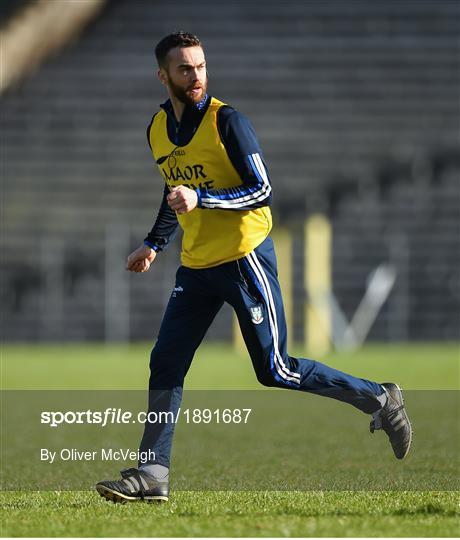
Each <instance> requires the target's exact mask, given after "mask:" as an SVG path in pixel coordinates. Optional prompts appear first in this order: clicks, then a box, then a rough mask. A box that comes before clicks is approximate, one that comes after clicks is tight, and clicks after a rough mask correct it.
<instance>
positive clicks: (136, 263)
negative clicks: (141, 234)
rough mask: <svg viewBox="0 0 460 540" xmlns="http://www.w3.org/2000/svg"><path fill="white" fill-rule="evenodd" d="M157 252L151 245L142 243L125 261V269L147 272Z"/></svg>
mask: <svg viewBox="0 0 460 540" xmlns="http://www.w3.org/2000/svg"><path fill="white" fill-rule="evenodd" d="M156 256H157V253H156V251H155V250H153V249H152V248H151V247H149V246H146V245H144V244H142V246H139V247H138V248H137V249H136V250H134V251H133V252H132V253H131V255H129V257H128V260H127V262H126V270H130V271H131V272H147V270H148V269H149V268H150V265H151V264H152V263H153V261H154V260H155V257H156Z"/></svg>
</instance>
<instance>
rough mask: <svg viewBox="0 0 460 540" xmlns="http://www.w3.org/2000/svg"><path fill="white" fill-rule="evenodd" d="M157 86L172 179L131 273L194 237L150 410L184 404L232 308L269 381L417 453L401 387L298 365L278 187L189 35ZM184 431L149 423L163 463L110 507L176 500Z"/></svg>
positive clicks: (169, 56)
mask: <svg viewBox="0 0 460 540" xmlns="http://www.w3.org/2000/svg"><path fill="white" fill-rule="evenodd" d="M155 54H156V58H157V61H158V66H159V69H158V77H159V79H160V81H161V83H162V84H163V85H164V86H165V87H166V90H167V93H168V95H169V99H168V100H167V101H166V102H165V103H164V104H163V105H161V110H160V111H159V112H158V113H157V114H155V116H154V117H153V119H152V122H151V123H150V125H149V127H148V130H147V136H148V142H149V145H150V148H151V150H152V154H153V158H154V159H155V161H156V163H157V164H158V167H159V170H160V173H161V175H162V176H163V178H164V181H165V187H164V195H163V201H162V203H161V206H160V210H159V213H158V217H157V219H156V222H155V224H154V226H153V228H152V230H151V231H150V233H149V234H148V235H147V237H146V239H145V240H144V243H143V244H142V245H141V246H140V247H138V248H137V249H136V250H135V251H134V252H133V253H131V254H130V255H129V257H128V261H127V268H128V270H130V271H132V272H146V271H147V270H149V268H150V266H151V264H152V263H153V262H154V260H155V258H156V257H157V254H158V253H159V252H161V251H162V250H163V249H164V248H165V247H166V246H167V244H168V242H169V241H170V239H171V237H172V236H173V234H174V232H175V231H176V229H177V227H178V226H180V227H181V229H182V230H183V240H182V253H181V263H182V265H181V266H180V267H179V269H178V271H177V275H176V283H175V287H174V290H173V293H172V295H171V298H170V300H169V303H168V306H167V308H166V312H165V314H164V318H163V321H162V323H161V327H160V331H159V335H158V339H157V342H156V344H155V347H154V348H153V350H152V353H151V359H150V381H149V411H165V410H166V411H172V412H173V413H174V414H175V413H177V410H178V408H179V406H180V403H181V398H182V389H183V384H184V378H185V376H186V374H187V371H188V369H189V367H190V364H191V362H192V359H193V356H194V354H195V351H196V349H197V348H198V346H199V345H200V343H201V341H202V339H203V337H204V335H205V333H206V331H207V329H208V328H209V326H210V324H211V323H212V321H213V319H214V317H215V316H216V314H217V312H218V311H219V310H220V308H221V307H222V305H223V303H224V302H228V303H229V304H230V305H231V306H232V307H233V309H234V310H235V312H236V314H237V317H238V321H239V325H240V328H241V332H242V334H243V337H244V341H245V343H246V346H247V349H248V352H249V354H250V357H251V360H252V364H253V367H254V370H255V373H256V375H257V379H258V380H259V382H260V383H261V384H263V385H265V386H271V387H278V388H290V389H294V390H301V391H304V392H311V393H314V394H318V395H321V396H327V397H332V398H334V399H337V400H340V401H343V402H345V403H349V404H351V405H353V406H355V407H356V408H358V409H359V410H361V411H363V412H364V413H367V414H370V415H372V420H371V431H372V432H373V431H374V430H377V429H383V430H384V431H385V432H386V433H387V435H388V437H389V439H390V442H391V446H392V448H393V451H394V454H395V456H396V457H397V458H398V459H403V458H404V457H405V456H406V455H407V453H408V451H409V448H410V443H411V437H412V432H411V425H410V422H409V419H408V417H407V414H406V411H405V409H404V402H403V397H402V394H401V390H400V388H399V387H398V386H397V385H396V384H393V383H383V384H379V383H376V382H373V381H368V380H365V379H359V378H356V377H353V376H351V375H347V374H345V373H342V372H341V371H338V370H336V369H332V368H330V367H328V366H326V365H324V364H322V363H320V362H316V361H314V360H309V359H304V358H294V357H292V356H290V355H289V354H288V352H287V350H286V344H287V329H286V320H285V316H284V310H283V300H282V297H281V290H280V286H279V283H278V278H277V267H276V256H275V251H274V247H273V242H272V240H271V238H270V237H269V233H270V230H271V227H272V217H271V212H270V204H271V200H272V186H271V182H270V178H269V174H268V171H267V168H266V165H265V161H264V158H263V155H262V151H261V149H260V146H259V143H258V140H257V137H256V134H255V132H254V129H253V127H252V126H251V124H250V122H249V121H248V119H247V118H246V117H245V116H244V115H243V114H241V113H240V112H239V111H237V110H235V109H233V108H232V107H230V106H228V105H226V104H224V103H223V102H221V101H219V100H218V99H216V98H214V97H211V96H209V95H208V93H207V84H208V76H207V71H206V60H205V55H204V51H203V47H202V45H201V42H200V40H199V39H198V38H197V37H196V36H194V35H192V34H189V33H185V32H178V33H174V34H171V35H168V36H166V37H165V38H164V39H162V40H161V41H160V42H159V43H158V45H157V47H156V49H155ZM173 434H174V424H167V423H164V424H149V423H146V424H145V429H144V435H143V438H142V441H141V444H140V451H142V452H146V451H149V450H151V451H152V455H155V460H154V461H151V462H147V463H140V464H139V468H138V469H136V468H131V469H126V470H124V471H122V472H121V475H122V479H121V480H115V481H103V482H99V483H98V484H97V486H96V489H97V491H98V492H99V493H100V494H101V496H104V497H105V498H106V499H108V500H112V501H114V502H127V501H137V500H146V501H148V500H167V499H168V496H169V465H170V453H171V445H172V439H173Z"/></svg>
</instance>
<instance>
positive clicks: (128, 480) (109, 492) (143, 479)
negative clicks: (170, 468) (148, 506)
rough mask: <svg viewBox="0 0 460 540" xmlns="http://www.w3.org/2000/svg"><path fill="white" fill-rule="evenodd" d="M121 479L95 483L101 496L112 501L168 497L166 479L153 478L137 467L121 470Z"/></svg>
mask: <svg viewBox="0 0 460 540" xmlns="http://www.w3.org/2000/svg"><path fill="white" fill-rule="evenodd" d="M121 478H122V479H121V480H103V481H102V482H98V483H97V484H96V490H97V492H98V493H99V495H100V496H101V497H105V498H106V499H107V500H108V501H112V502H114V503H117V502H118V503H122V504H124V503H127V502H134V501H146V502H152V501H167V500H168V498H169V482H168V480H155V479H154V478H152V477H151V476H148V475H147V474H145V473H143V472H142V471H139V470H137V469H134V468H132V469H124V470H123V471H121Z"/></svg>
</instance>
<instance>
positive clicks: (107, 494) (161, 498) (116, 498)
mask: <svg viewBox="0 0 460 540" xmlns="http://www.w3.org/2000/svg"><path fill="white" fill-rule="evenodd" d="M96 491H97V492H98V493H99V495H100V496H101V497H104V498H105V499H106V500H107V501H112V502H113V503H120V504H126V503H127V502H147V503H155V502H167V501H168V500H169V497H166V496H165V495H147V496H145V497H144V498H143V499H141V498H140V497H129V496H128V495H124V494H123V493H120V492H119V491H115V490H114V489H110V488H108V487H106V486H101V485H97V486H96Z"/></svg>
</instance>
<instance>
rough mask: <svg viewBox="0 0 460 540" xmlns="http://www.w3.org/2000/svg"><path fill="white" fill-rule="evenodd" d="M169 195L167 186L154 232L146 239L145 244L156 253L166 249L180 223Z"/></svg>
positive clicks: (153, 228)
mask: <svg viewBox="0 0 460 540" xmlns="http://www.w3.org/2000/svg"><path fill="white" fill-rule="evenodd" d="M168 193H169V189H168V186H167V185H166V184H165V187H164V191H163V200H162V201H161V205H160V209H159V210H158V215H157V219H156V220H155V224H154V225H153V227H152V230H151V231H150V232H149V234H148V235H147V237H146V238H145V239H144V244H145V245H146V246H149V247H151V248H152V249H154V250H155V251H162V250H163V249H165V248H166V246H167V245H168V244H169V242H170V240H171V239H172V238H173V237H174V233H175V232H176V230H177V225H178V222H177V216H176V212H174V210H171V208H169V206H168V201H167V200H166V196H167V195H168Z"/></svg>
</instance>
